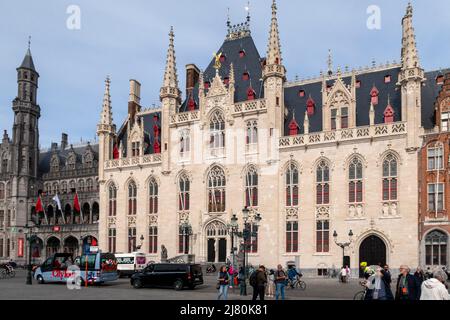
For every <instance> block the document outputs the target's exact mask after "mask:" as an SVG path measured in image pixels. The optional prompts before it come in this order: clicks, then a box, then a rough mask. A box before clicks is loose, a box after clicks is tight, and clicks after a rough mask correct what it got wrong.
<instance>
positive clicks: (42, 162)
mask: <svg viewBox="0 0 450 320" xmlns="http://www.w3.org/2000/svg"><path fill="white" fill-rule="evenodd" d="M90 146H91V148H92V151H93V153H94V159H95V160H98V144H91V145H90ZM87 148H88V146H87V145H84V146H79V147H77V146H75V147H73V150H74V151H75V154H76V155H77V163H80V162H81V161H82V158H83V155H84V153H85V151H86V149H87ZM71 151H72V149H71V148H70V147H68V148H66V149H65V150H61V149H60V148H58V149H57V150H56V152H57V154H58V156H59V160H60V164H61V165H62V166H65V165H66V163H65V162H66V159H67V157H68V156H69V153H70V152H71ZM52 155H53V151H52V150H51V149H50V150H46V151H43V152H41V153H40V154H39V164H38V172H39V176H42V175H43V174H45V173H48V172H50V161H51V159H52Z"/></svg>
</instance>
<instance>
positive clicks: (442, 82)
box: [436, 75, 444, 86]
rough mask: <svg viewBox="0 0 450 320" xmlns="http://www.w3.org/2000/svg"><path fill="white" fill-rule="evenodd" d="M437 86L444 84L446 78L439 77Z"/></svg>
mask: <svg viewBox="0 0 450 320" xmlns="http://www.w3.org/2000/svg"><path fill="white" fill-rule="evenodd" d="M436 84H437V85H438V86H440V85H442V84H444V76H443V75H439V76H437V77H436Z"/></svg>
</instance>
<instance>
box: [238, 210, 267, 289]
mask: <svg viewBox="0 0 450 320" xmlns="http://www.w3.org/2000/svg"><path fill="white" fill-rule="evenodd" d="M249 213H250V210H249V209H248V208H247V207H244V209H242V219H243V222H244V229H243V230H242V232H238V231H236V232H234V234H236V236H238V237H239V238H242V239H243V245H242V248H243V255H244V257H243V258H244V259H243V263H242V267H243V268H244V285H243V290H242V291H243V295H244V296H246V295H247V261H246V260H247V259H248V255H247V254H246V252H247V249H248V247H249V246H250V244H249V242H250V240H251V238H252V237H256V236H258V234H257V232H256V231H254V232H252V231H251V228H250V223H249V219H250V216H249ZM261 220H262V218H261V215H260V214H259V213H258V214H256V215H255V217H254V218H253V224H254V226H255V227H256V228H257V227H258V225H259V223H260V222H261ZM233 223H234V225H235V230H237V229H238V224H237V217H236V215H233V218H231V224H232V225H233Z"/></svg>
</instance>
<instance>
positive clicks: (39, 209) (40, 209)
mask: <svg viewBox="0 0 450 320" xmlns="http://www.w3.org/2000/svg"><path fill="white" fill-rule="evenodd" d="M36 212H37V213H40V212H44V207H43V206H42V200H41V196H38V199H37V202H36Z"/></svg>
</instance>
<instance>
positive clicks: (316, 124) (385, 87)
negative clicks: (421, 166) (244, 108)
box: [285, 67, 446, 135]
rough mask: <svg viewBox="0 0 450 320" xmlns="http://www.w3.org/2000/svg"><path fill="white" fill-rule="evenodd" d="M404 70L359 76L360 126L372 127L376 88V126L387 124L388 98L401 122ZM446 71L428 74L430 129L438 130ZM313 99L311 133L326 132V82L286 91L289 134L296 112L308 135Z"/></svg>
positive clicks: (425, 100) (425, 97) (425, 95)
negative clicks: (436, 115) (309, 107)
mask: <svg viewBox="0 0 450 320" xmlns="http://www.w3.org/2000/svg"><path fill="white" fill-rule="evenodd" d="M399 72H400V67H394V68H390V69H385V70H378V71H370V70H369V71H367V72H364V73H360V74H357V75H356V80H357V81H358V80H359V81H361V87H360V88H357V89H356V125H357V126H367V125H369V110H370V101H371V97H370V91H371V90H372V88H373V86H374V85H375V86H376V87H377V89H378V90H379V96H378V105H376V106H375V124H380V123H383V122H384V115H383V113H384V110H385V108H386V106H387V104H388V96H389V97H390V101H391V105H392V107H393V109H394V111H395V114H394V121H401V118H402V114H401V113H402V110H401V107H402V106H401V91H400V89H399V87H397V80H398V74H399ZM445 72H446V71H442V72H439V71H432V72H427V73H425V77H426V79H427V80H426V82H425V84H424V86H423V87H422V125H423V126H424V127H425V128H426V129H430V128H433V127H434V102H435V100H436V97H437V96H438V94H439V90H440V87H441V86H440V85H437V84H436V77H437V75H438V74H443V73H445ZM386 75H390V76H391V82H390V83H384V77H385V76H386ZM343 81H344V83H345V84H346V85H350V83H351V77H350V76H347V77H344V78H343ZM334 82H335V80H327V85H334ZM300 90H305V96H304V97H300V96H299V95H298V93H299V91H300ZM309 95H311V97H312V98H313V100H314V101H315V112H314V115H312V116H309V125H310V132H320V131H322V104H323V102H322V81H321V80H317V81H316V82H313V83H308V84H305V85H297V86H288V87H286V88H285V105H286V109H287V110H288V112H289V113H288V115H287V117H286V119H285V134H286V135H287V134H288V132H289V128H288V125H289V122H290V121H291V119H292V116H293V114H292V113H293V111H295V119H296V120H297V122H298V124H299V126H300V133H304V128H303V121H304V117H305V111H306V102H307V100H308V98H309Z"/></svg>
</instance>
